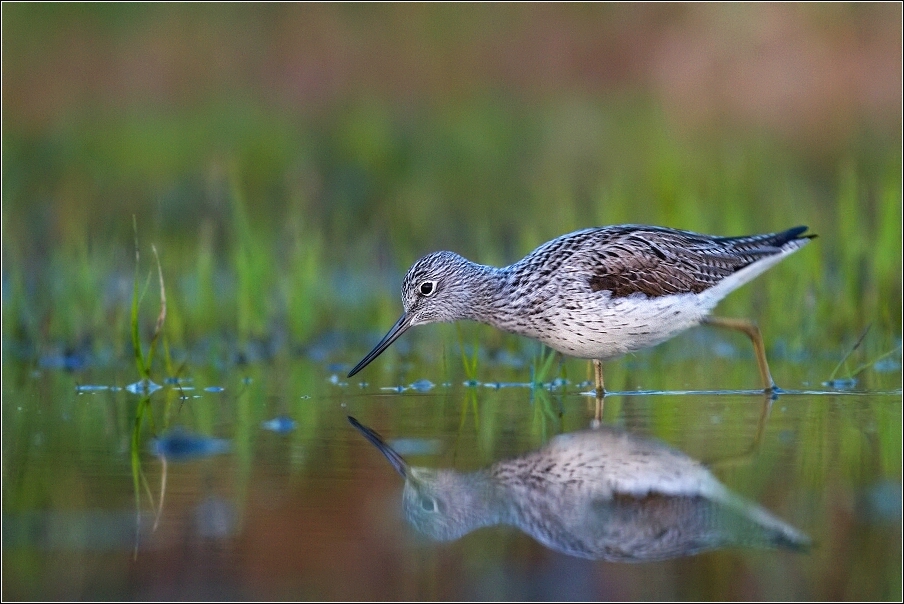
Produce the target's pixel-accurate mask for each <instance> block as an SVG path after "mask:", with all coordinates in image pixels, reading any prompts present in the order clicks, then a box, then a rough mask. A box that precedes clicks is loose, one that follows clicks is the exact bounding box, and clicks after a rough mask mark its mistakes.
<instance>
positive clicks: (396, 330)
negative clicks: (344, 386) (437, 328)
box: [348, 313, 411, 377]
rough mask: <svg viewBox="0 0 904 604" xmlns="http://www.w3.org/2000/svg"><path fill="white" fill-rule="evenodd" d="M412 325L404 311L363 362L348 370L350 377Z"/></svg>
mask: <svg viewBox="0 0 904 604" xmlns="http://www.w3.org/2000/svg"><path fill="white" fill-rule="evenodd" d="M409 327H411V318H410V317H409V315H408V314H407V313H402V316H401V317H399V320H398V321H396V324H395V325H393V326H392V329H390V330H389V333H387V334H386V335H385V336H383V339H382V340H380V342H379V343H378V344H377V345H376V346H374V349H373V350H371V351H370V352H368V353H367V356H366V357H364V358H363V359H361V362H360V363H358V364H357V365H355V368H354V369H352V370H351V371H349V372H348V377H352V376H353V375H355V374H356V373H358V372H359V371H361V370H362V369H364V368H365V367H366V366H367V364H368V363H370V362H371V361H373V360H374V359H375V358H377V357H378V356H380V353H382V352H383V351H384V350H386V349H387V348H389V345H390V344H392V343H393V342H395V341H396V340H397V339H398V338H399V336H400V335H402V334H403V333H405V331H406V330H407V329H408V328H409Z"/></svg>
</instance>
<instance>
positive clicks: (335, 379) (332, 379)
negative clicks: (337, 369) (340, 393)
mask: <svg viewBox="0 0 904 604" xmlns="http://www.w3.org/2000/svg"><path fill="white" fill-rule="evenodd" d="M330 384H333V385H334V386H339V387H340V388H343V387H345V386H348V382H340V381H339V376H338V375H336V374H335V373H334V374H333V375H331V376H330Z"/></svg>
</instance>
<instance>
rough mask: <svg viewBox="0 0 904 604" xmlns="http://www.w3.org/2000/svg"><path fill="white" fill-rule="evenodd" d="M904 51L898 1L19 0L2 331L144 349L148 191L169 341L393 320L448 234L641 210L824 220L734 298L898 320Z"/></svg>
mask: <svg viewBox="0 0 904 604" xmlns="http://www.w3.org/2000/svg"><path fill="white" fill-rule="evenodd" d="M901 68H902V64H901V10H900V7H899V6H897V5H895V4H866V5H859V4H858V5H851V4H848V5H834V4H833V5H828V4H816V5H760V6H744V5H726V6H713V5H564V6H563V5H523V6H522V5H515V6H509V5H505V6H502V5H500V6H496V5H485V6H455V5H445V6H426V5H398V6H396V5H382V6H364V5H281V4H277V5H259V6H225V5H223V6H201V5H105V4H96V5H92V4H72V5H69V4H65V5H42V4H37V5H36V4H13V5H4V7H3V185H2V187H3V188H2V191H3V300H4V318H3V321H4V325H3V326H4V334H5V335H4V342H5V349H6V350H7V351H8V350H10V348H8V344H9V343H10V342H15V343H17V345H19V346H20V347H21V352H22V354H24V355H26V356H29V355H32V356H33V355H37V354H40V349H41V347H42V346H43V347H45V348H46V347H47V346H51V347H56V348H62V349H65V350H69V351H73V350H74V351H83V352H84V353H85V354H95V355H97V354H98V351H97V346H98V342H104V343H107V344H110V343H112V346H113V349H112V351H108V352H110V353H111V354H112V355H113V356H114V357H115V356H118V355H120V354H122V353H123V352H122V350H121V346H120V344H119V343H120V342H122V346H125V345H126V344H127V339H126V337H125V335H126V334H127V333H128V319H129V300H130V297H131V291H132V290H131V283H132V278H133V275H134V273H133V271H134V267H135V258H134V251H133V250H134V236H135V235H134V232H133V220H132V218H133V216H134V217H135V218H136V222H137V234H138V241H139V248H140V249H141V251H142V253H143V254H144V255H143V256H142V260H141V262H144V263H145V264H144V265H142V266H141V270H142V271H148V272H150V270H151V268H152V267H153V266H154V262H153V256H152V255H151V249H150V246H151V245H152V244H153V245H155V246H156V249H157V251H158V252H159V257H160V262H161V265H162V268H163V275H164V278H165V281H166V284H167V294H168V303H169V312H168V318H167V327H166V329H167V331H166V336H167V337H168V338H169V339H170V341H171V342H172V343H173V344H174V345H176V346H178V345H184V346H191V345H192V343H193V342H197V341H198V340H199V339H202V338H206V337H209V336H210V335H211V334H218V335H222V336H226V337H228V338H229V339H230V340H234V341H236V342H240V343H241V342H248V341H251V340H256V341H264V342H265V343H266V344H267V345H266V346H265V348H267V349H268V350H270V349H273V348H274V347H275V348H276V349H281V348H282V346H283V345H284V344H293V343H294V344H298V345H306V343H308V342H310V341H311V339H312V338H316V337H319V336H321V335H322V334H325V333H331V332H334V331H337V330H338V331H348V330H349V328H350V327H351V328H361V327H363V326H367V327H368V328H372V329H374V330H382V329H384V328H386V327H388V326H389V325H391V324H392V322H394V320H395V318H396V317H397V314H398V312H399V302H398V293H397V287H398V285H399V283H400V281H401V276H402V275H403V274H404V271H405V269H406V268H407V267H408V266H409V265H410V264H411V263H412V262H413V261H414V260H415V259H417V258H418V257H420V256H421V255H423V254H425V253H427V252H430V251H433V250H436V249H453V250H455V251H458V252H459V253H461V254H463V255H465V256H467V257H469V258H472V259H474V260H476V261H479V262H482V263H485V264H490V263H497V264H505V263H509V262H512V261H514V260H517V259H519V258H520V257H521V256H523V255H524V254H526V253H527V252H529V251H530V250H532V249H533V248H534V247H536V246H537V245H539V244H540V243H542V242H544V241H546V240H548V239H550V238H552V237H555V236H557V235H560V234H562V233H565V232H568V231H570V230H574V229H578V228H583V227H586V226H592V225H604V224H613V223H623V222H624V223H652V224H662V225H667V226H671V227H675V228H682V229H691V230H698V231H703V232H708V233H713V234H724V235H740V234H747V233H752V232H761V231H762V232H766V231H777V230H783V229H786V228H789V227H791V226H795V225H797V224H808V225H809V226H810V227H811V229H812V230H813V231H815V232H816V233H818V234H819V236H820V239H819V241H818V242H817V244H816V245H815V246H813V248H810V249H808V250H807V251H806V252H805V253H802V254H800V255H799V257H795V258H794V259H793V260H792V261H790V262H787V263H785V264H787V265H788V266H781V267H778V268H777V269H776V271H775V272H778V273H783V275H784V276H783V277H776V278H772V279H769V284H768V285H766V284H760V285H758V286H757V288H759V290H760V294H758V296H759V298H758V299H756V298H751V297H749V296H748V295H747V294H738V296H737V301H734V302H729V307H730V308H729V310H738V311H742V312H747V313H748V314H753V315H755V317H756V318H758V319H761V320H764V321H767V322H773V321H774V322H778V323H781V317H770V318H766V317H763V316H760V315H758V314H757V312H758V311H757V310H756V309H757V308H760V306H761V303H765V302H766V301H767V300H768V299H773V300H776V299H777V300H785V302H786V303H788V304H797V303H801V304H804V303H806V304H807V305H808V308H810V309H811V310H812V312H811V313H809V314H807V315H806V316H801V317H797V316H795V317H793V318H791V319H789V324H788V325H781V327H782V328H784V329H785V331H795V332H797V333H800V334H807V333H808V332H818V334H819V337H820V343H823V342H835V341H837V342H839V343H840V341H841V340H843V339H844V338H845V337H847V338H851V337H853V338H856V335H857V333H855V332H858V330H860V329H862V328H863V327H864V326H865V325H866V324H868V323H875V322H877V323H878V324H879V325H880V326H881V327H882V328H883V331H886V330H890V331H892V332H894V333H900V326H901V102H902V100H901V86H902V81H901ZM142 275H143V276H142V278H144V273H142ZM764 288H765V289H764ZM807 294H809V296H810V299H809V301H805V300H804V298H805V297H806V296H807ZM817 294H818V295H817ZM745 296H747V297H745ZM147 297H148V298H153V299H154V300H156V299H157V298H156V294H154V295H153V296H147ZM153 304H157V302H156V301H155V302H153ZM732 305H733V306H732ZM734 307H737V308H736V309H735V308H734ZM145 314H146V315H147V316H146V321H147V324H146V325H145V329H146V330H148V331H149V330H150V329H151V328H152V326H153V322H154V319H155V318H156V313H155V311H153V310H150V311H148V312H147V313H145ZM792 325H793V329H791V327H792ZM120 336H122V337H120ZM825 336H829V337H828V338H827V339H823V338H824V337H825ZM883 345H887V342H886V343H885V344H883ZM125 354H128V350H127V349H126V352H125ZM352 356H354V355H352ZM348 362H353V360H351V359H349V360H348Z"/></svg>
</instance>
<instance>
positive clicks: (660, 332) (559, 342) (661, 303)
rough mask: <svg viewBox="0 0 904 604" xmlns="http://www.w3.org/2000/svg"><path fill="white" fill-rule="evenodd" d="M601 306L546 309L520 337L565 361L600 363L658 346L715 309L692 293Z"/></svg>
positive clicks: (620, 300)
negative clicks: (576, 359) (537, 342)
mask: <svg viewBox="0 0 904 604" xmlns="http://www.w3.org/2000/svg"><path fill="white" fill-rule="evenodd" d="M601 302H602V303H600V304H596V305H594V306H591V307H585V308H583V309H581V310H580V312H575V311H571V312H569V311H565V310H561V309H549V311H548V312H547V313H544V315H545V317H544V318H543V319H542V320H541V321H538V322H537V323H535V325H534V326H533V329H531V330H530V331H532V332H533V333H524V335H528V336H530V337H533V338H536V339H538V340H540V341H541V342H543V343H544V344H546V345H547V346H549V347H550V348H553V349H554V350H557V351H559V352H561V353H563V354H566V355H569V356H574V357H579V358H585V359H600V360H606V359H611V358H614V357H617V356H620V355H623V354H625V353H628V352H632V351H634V350H640V349H642V348H648V347H650V346H655V345H656V344H659V343H661V342H664V341H666V340H668V339H669V338H672V337H674V336H676V335H678V334H679V333H681V332H682V331H684V330H685V329H688V328H690V327H693V326H695V325H698V324H699V323H700V321H702V320H703V318H704V317H705V316H706V315H707V314H708V313H709V311H710V310H712V307H713V306H715V304H714V303H710V302H711V301H710V300H708V299H705V297H704V298H703V299H701V296H698V295H694V294H676V295H670V296H660V297H656V298H647V297H645V296H642V295H635V296H628V297H626V298H616V299H614V300H609V299H605V300H604V301H601Z"/></svg>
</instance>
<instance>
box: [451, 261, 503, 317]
mask: <svg viewBox="0 0 904 604" xmlns="http://www.w3.org/2000/svg"><path fill="white" fill-rule="evenodd" d="M506 270H507V268H499V267H495V266H486V265H484V264H477V263H473V262H472V263H470V265H469V266H468V273H469V274H468V277H467V279H468V288H467V297H468V305H467V307H466V309H465V312H466V313H467V315H468V316H465V317H462V318H465V319H471V320H474V321H480V322H483V323H487V322H488V321H487V318H488V317H492V316H494V315H495V313H496V311H497V309H498V307H499V305H500V304H501V302H502V298H503V297H504V296H503V293H504V292H505V281H506V275H507V273H506Z"/></svg>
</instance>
